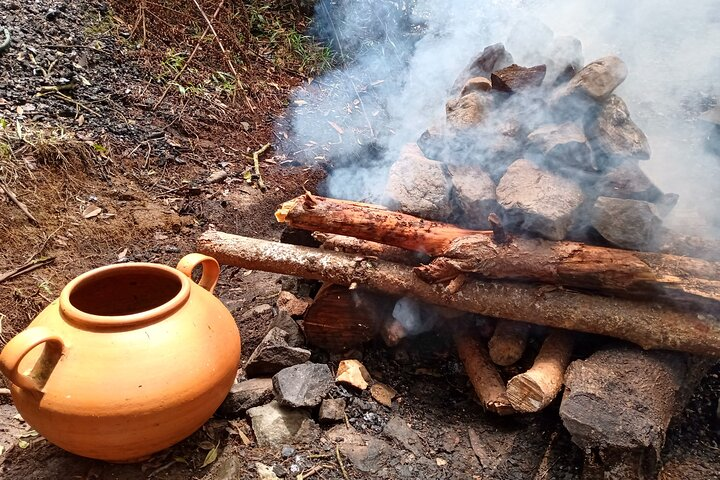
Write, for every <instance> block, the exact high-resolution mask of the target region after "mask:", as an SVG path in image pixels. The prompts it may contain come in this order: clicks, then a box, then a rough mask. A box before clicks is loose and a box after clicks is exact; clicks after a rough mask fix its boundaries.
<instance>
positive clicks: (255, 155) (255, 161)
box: [253, 143, 270, 191]
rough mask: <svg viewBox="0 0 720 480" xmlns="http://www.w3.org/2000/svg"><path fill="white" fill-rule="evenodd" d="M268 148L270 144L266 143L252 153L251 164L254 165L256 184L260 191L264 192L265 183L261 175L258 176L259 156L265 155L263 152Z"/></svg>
mask: <svg viewBox="0 0 720 480" xmlns="http://www.w3.org/2000/svg"><path fill="white" fill-rule="evenodd" d="M268 148H270V144H269V143H266V144H265V145H263V146H262V147H260V149H259V150H256V151H254V152H253V164H254V165H255V175H257V179H258V180H257V183H258V187H260V190H263V191H264V190H265V182H263V179H262V175H261V174H260V155H262V154H263V153H265V150H267V149H268Z"/></svg>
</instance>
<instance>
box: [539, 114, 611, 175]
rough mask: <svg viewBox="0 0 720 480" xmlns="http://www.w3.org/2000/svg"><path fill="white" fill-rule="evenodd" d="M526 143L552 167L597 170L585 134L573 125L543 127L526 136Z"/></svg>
mask: <svg viewBox="0 0 720 480" xmlns="http://www.w3.org/2000/svg"><path fill="white" fill-rule="evenodd" d="M528 142H529V143H530V147H531V148H532V150H534V151H535V152H537V153H539V154H540V155H542V156H543V158H544V160H545V161H546V162H548V163H549V164H550V165H551V166H553V167H561V168H562V167H570V168H576V169H580V170H585V171H591V172H592V171H596V170H597V164H596V163H595V159H594V158H593V154H592V150H591V149H590V145H589V144H588V141H587V138H586V137H585V133H583V130H582V128H580V126H578V125H577V124H575V123H569V122H568V123H563V124H560V125H543V126H542V127H540V128H538V129H537V130H535V131H533V132H532V133H530V135H528Z"/></svg>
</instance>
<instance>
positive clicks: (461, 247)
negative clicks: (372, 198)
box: [275, 194, 720, 308]
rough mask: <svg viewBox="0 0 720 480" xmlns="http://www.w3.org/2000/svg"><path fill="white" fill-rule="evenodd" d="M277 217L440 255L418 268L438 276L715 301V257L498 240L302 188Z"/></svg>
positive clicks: (719, 267) (428, 276) (719, 295)
mask: <svg viewBox="0 0 720 480" xmlns="http://www.w3.org/2000/svg"><path fill="white" fill-rule="evenodd" d="M275 215H276V217H277V219H278V221H281V222H285V223H288V224H289V225H291V226H292V227H295V228H302V229H308V230H314V231H320V232H326V233H336V234H342V235H347V236H352V237H357V238H359V239H363V240H370V241H373V242H379V243H383V244H387V245H392V246H395V247H400V248H404V249H408V250H414V251H418V252H422V253H426V254H428V255H430V256H437V257H440V258H436V259H435V260H434V261H433V262H432V263H431V264H430V265H427V266H422V267H419V268H418V270H417V273H418V275H420V276H421V277H422V278H423V279H424V280H426V281H429V282H441V281H446V280H450V279H452V278H455V277H456V276H457V275H458V274H459V273H462V272H469V273H475V274H477V275H480V276H482V277H484V278H488V279H511V280H527V281H538V282H543V283H549V284H555V285H563V286H568V287H575V288H581V289H591V290H595V291H598V290H599V291H604V292H609V293H612V294H614V295H619V296H625V297H636V298H658V297H660V298H665V299H669V300H671V301H672V302H686V301H688V300H692V301H693V302H694V303H695V304H698V305H699V306H700V307H702V308H717V302H718V301H720V263H716V262H710V261H706V260H701V259H696V258H689V257H682V256H677V255H667V254H660V253H651V252H636V251H630V250H620V249H614V248H606V247H598V246H592V245H586V244H583V243H578V242H565V241H560V242H551V241H546V240H539V239H527V238H511V239H509V241H507V242H504V243H501V244H498V243H496V242H495V241H494V240H493V233H492V232H490V231H477V230H466V229H461V228H458V227H456V226H454V225H449V224H445V223H441V222H431V221H427V220H423V219H420V218H417V217H413V216H411V215H407V214H403V213H399V212H393V211H389V210H387V209H385V208H384V207H380V206H376V205H368V204H361V203H356V202H348V201H344V200H334V199H329V198H324V197H319V196H315V195H310V194H306V195H305V196H302V197H297V198H295V199H293V200H290V201H288V202H285V203H284V204H283V205H282V206H281V208H280V209H279V210H278V212H276V214H275Z"/></svg>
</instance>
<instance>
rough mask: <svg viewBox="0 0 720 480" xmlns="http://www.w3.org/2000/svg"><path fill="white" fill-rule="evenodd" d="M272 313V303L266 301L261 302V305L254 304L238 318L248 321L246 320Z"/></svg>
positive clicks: (267, 315) (268, 315)
mask: <svg viewBox="0 0 720 480" xmlns="http://www.w3.org/2000/svg"><path fill="white" fill-rule="evenodd" d="M272 313H273V308H272V305H268V304H267V303H263V304H261V305H256V306H254V307H253V308H251V309H250V310H248V311H246V312H244V313H243V314H242V316H241V317H240V320H242V321H248V320H254V319H257V318H258V317H259V318H263V317H270V315H272Z"/></svg>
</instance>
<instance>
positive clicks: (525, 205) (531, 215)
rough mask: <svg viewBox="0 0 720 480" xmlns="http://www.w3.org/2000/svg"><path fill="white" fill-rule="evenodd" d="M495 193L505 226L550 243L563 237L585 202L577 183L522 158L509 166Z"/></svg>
mask: <svg viewBox="0 0 720 480" xmlns="http://www.w3.org/2000/svg"><path fill="white" fill-rule="evenodd" d="M496 194H497V199H498V203H499V204H500V206H501V207H502V208H503V209H504V211H505V219H506V222H507V223H508V225H510V226H513V227H517V228H520V229H522V230H525V231H528V232H533V233H537V234H539V235H541V236H543V237H545V238H548V239H550V240H561V239H562V238H563V237H565V234H566V233H567V231H568V228H569V227H570V225H571V223H572V221H573V216H574V214H575V212H576V211H577V209H578V208H579V207H580V205H581V204H582V202H583V200H584V195H583V192H582V190H581V189H580V187H579V186H578V185H577V184H575V183H574V182H572V181H570V180H568V179H566V178H564V177H560V176H558V175H554V174H551V173H549V172H546V171H544V170H541V169H539V168H538V167H537V166H535V165H533V164H532V163H531V162H529V161H528V160H525V159H520V160H517V161H515V162H514V163H513V164H512V165H510V167H508V169H507V172H506V173H505V175H503V177H502V179H500V183H499V184H498V187H497V190H496Z"/></svg>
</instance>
